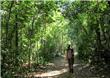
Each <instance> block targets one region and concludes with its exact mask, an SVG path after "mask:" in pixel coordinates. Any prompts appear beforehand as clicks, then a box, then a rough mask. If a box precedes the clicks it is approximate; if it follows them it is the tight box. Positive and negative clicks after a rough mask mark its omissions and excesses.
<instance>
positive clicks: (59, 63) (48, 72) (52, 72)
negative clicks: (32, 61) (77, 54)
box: [28, 57, 99, 78]
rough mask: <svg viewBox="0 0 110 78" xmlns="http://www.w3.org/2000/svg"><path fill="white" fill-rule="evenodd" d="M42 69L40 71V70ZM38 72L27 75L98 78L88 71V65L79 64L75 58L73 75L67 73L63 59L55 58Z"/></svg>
mask: <svg viewBox="0 0 110 78" xmlns="http://www.w3.org/2000/svg"><path fill="white" fill-rule="evenodd" d="M41 68H42V69H41ZM41 68H40V70H39V71H38V72H35V71H34V72H30V73H28V77H29V76H30V77H31V78H99V77H96V75H95V74H94V73H93V72H91V71H90V66H89V65H88V64H83V63H81V62H80V61H79V60H78V59H77V58H75V63H74V73H73V74H71V73H69V72H68V64H67V61H66V59H65V57H57V58H55V59H54V60H53V61H52V62H51V63H49V64H47V65H46V66H42V67H41Z"/></svg>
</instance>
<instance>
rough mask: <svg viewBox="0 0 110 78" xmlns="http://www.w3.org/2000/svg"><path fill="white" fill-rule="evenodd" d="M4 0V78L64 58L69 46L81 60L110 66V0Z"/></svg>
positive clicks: (9, 77)
mask: <svg viewBox="0 0 110 78" xmlns="http://www.w3.org/2000/svg"><path fill="white" fill-rule="evenodd" d="M0 2H1V5H0V6H1V10H0V16H1V68H2V69H1V76H2V77H3V78H12V77H13V76H14V75H15V74H16V73H21V72H23V73H24V72H25V73H28V72H31V71H33V70H34V69H37V66H39V65H46V64H47V63H49V62H50V61H51V60H52V59H53V58H56V57H58V56H62V55H64V54H65V51H66V49H67V45H68V44H71V45H72V47H74V49H75V52H77V53H78V58H79V59H80V60H81V61H82V62H84V63H89V64H90V65H91V66H94V67H96V68H97V67H101V68H103V69H104V68H105V66H106V67H107V68H110V67H109V66H110V2H109V1H106V0H104V1H103V0H102V1H99V0H95V1H80V0H76V1H74V0H73V1H72V0H21V1H19V0H13V1H8V0H6V1H5V0H4V1H0ZM99 69H100V68H99Z"/></svg>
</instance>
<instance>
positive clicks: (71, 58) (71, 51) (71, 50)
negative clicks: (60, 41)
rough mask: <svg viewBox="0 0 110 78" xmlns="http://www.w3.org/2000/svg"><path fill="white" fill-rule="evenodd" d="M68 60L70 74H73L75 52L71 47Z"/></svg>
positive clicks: (67, 54) (68, 49) (67, 56)
mask: <svg viewBox="0 0 110 78" xmlns="http://www.w3.org/2000/svg"><path fill="white" fill-rule="evenodd" d="M66 58H67V61H68V66H69V72H70V73H73V63H74V52H73V49H71V48H70V45H69V46H68V48H67V53H66Z"/></svg>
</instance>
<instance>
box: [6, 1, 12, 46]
mask: <svg viewBox="0 0 110 78" xmlns="http://www.w3.org/2000/svg"><path fill="white" fill-rule="evenodd" d="M13 4H14V1H11V5H10V7H9V14H8V17H7V20H6V47H7V46H8V45H7V44H8V31H9V20H10V15H11V9H12V6H13Z"/></svg>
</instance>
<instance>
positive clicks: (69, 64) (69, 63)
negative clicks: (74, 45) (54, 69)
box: [68, 59, 73, 73]
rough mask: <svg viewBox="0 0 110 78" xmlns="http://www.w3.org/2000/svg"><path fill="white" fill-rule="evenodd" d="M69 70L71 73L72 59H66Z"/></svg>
mask: <svg viewBox="0 0 110 78" xmlns="http://www.w3.org/2000/svg"><path fill="white" fill-rule="evenodd" d="M68 66H69V72H70V73H73V59H68Z"/></svg>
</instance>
